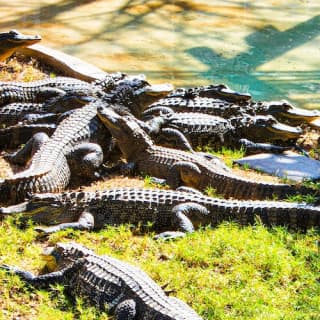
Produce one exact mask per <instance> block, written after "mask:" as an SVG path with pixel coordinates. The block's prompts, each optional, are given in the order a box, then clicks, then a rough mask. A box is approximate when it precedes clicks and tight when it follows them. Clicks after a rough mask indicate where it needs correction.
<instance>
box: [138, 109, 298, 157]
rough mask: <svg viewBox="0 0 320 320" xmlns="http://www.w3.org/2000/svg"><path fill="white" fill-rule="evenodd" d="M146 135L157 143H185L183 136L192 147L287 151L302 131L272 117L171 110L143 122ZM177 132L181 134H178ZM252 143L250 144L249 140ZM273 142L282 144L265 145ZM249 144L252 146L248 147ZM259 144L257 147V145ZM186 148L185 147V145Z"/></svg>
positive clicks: (167, 144)
mask: <svg viewBox="0 0 320 320" xmlns="http://www.w3.org/2000/svg"><path fill="white" fill-rule="evenodd" d="M144 128H147V130H148V134H151V136H152V138H153V139H154V140H155V142H156V143H157V144H160V145H165V146H170V147H172V146H174V147H175V148H177V149H180V146H185V145H186V143H185V139H184V138H186V139H187V140H188V142H189V143H190V144H191V147H192V148H196V147H199V146H200V147H201V146H210V147H212V148H214V149H215V150H220V149H221V148H222V147H227V148H240V147H241V146H247V148H248V150H247V151H248V152H250V151H252V152H257V151H259V152H260V151H261V150H263V151H266V150H267V151H273V152H274V151H277V152H283V151H284V150H287V149H288V148H287V146H290V145H291V147H292V146H293V143H294V141H296V140H297V139H298V138H299V137H300V136H301V134H302V130H301V129H300V128H299V127H291V126H288V125H285V124H282V123H280V122H278V121H277V120H276V119H275V118H273V117H272V116H249V115H248V116H246V117H237V118H232V119H228V120H227V119H224V118H221V117H216V116H212V115H207V114H203V113H196V112H194V113H191V112H189V113H187V112H182V113H171V114H164V115H161V116H159V117H154V118H152V119H151V120H149V121H147V122H146V125H145V127H144ZM181 134H182V135H183V136H182V137H181ZM248 140H249V141H248ZM250 142H254V143H250ZM266 142H276V143H280V144H283V142H284V143H285V144H286V146H285V147H281V146H278V145H270V144H266ZM250 146H255V148H254V150H250V149H253V148H250ZM258 146H260V148H257V147H258ZM186 149H189V150H190V148H189V147H187V148H186Z"/></svg>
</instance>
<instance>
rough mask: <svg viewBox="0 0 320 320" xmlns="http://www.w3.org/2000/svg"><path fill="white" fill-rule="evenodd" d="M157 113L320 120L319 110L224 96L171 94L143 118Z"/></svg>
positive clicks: (292, 122)
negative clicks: (239, 99) (239, 101)
mask: <svg viewBox="0 0 320 320" xmlns="http://www.w3.org/2000/svg"><path fill="white" fill-rule="evenodd" d="M160 112H162V113H168V112H169V113H172V112H200V113H206V114H211V115H214V116H219V117H223V118H231V117H239V116H246V115H272V116H274V117H275V118H276V119H277V120H279V121H283V122H286V123H288V124H290V125H301V124H303V123H310V122H312V121H313V120H315V119H317V118H319V117H320V112H319V110H306V109H300V108H297V107H294V106H293V105H291V104H290V103H289V102H287V101H285V100H282V101H264V102H255V101H246V102H245V103H237V102H234V101H230V99H229V100H228V99H223V97H220V98H214V97H205V96H201V95H196V96H191V97H190V96H189V95H186V96H183V95H174V92H173V93H172V95H168V97H166V98H164V99H161V100H159V101H157V102H155V103H154V104H152V105H150V106H149V107H148V108H147V109H146V110H145V111H144V113H143V114H142V115H143V116H150V115H159V113H160Z"/></svg>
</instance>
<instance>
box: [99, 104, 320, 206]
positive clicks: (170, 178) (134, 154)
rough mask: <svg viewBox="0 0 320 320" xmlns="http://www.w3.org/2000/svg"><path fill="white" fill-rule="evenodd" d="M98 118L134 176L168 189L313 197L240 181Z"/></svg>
mask: <svg viewBox="0 0 320 320" xmlns="http://www.w3.org/2000/svg"><path fill="white" fill-rule="evenodd" d="M98 116H99V118H100V119H101V121H102V122H103V123H104V124H105V125H106V126H107V128H108V129H109V130H110V132H111V134H112V135H113V137H114V138H115V139H116V140H117V144H118V147H119V148H120V150H121V152H122V154H123V156H124V157H125V159H126V160H127V161H128V162H131V163H132V164H133V165H134V167H135V169H136V170H137V172H139V173H144V174H147V175H151V176H155V177H158V178H161V179H166V182H167V183H168V184H169V186H171V187H172V188H177V187H178V186H180V185H181V184H184V185H187V186H190V187H194V188H196V189H199V190H205V189H206V188H208V187H209V186H211V187H213V188H215V189H216V190H217V192H218V193H220V194H223V195H224V196H226V197H234V198H239V199H253V200H255V199H266V198H269V199H272V198H273V197H274V196H277V197H278V198H279V199H283V198H286V197H287V196H288V195H292V194H298V193H301V194H306V193H308V194H314V193H315V190H314V189H313V188H310V187H305V186H300V185H289V184H270V183H263V182H256V181H252V180H248V179H245V178H241V177H239V176H237V175H235V174H233V173H231V172H226V170H225V169H224V168H221V167H220V166H218V165H216V164H214V163H212V162H210V161H209V160H206V159H204V157H203V156H198V155H196V154H193V153H189V152H185V151H180V150H176V149H171V148H164V147H160V146H157V145H155V144H154V143H153V142H152V140H151V138H150V137H149V136H148V135H147V134H146V132H145V131H144V130H143V129H142V128H141V127H140V125H139V124H138V123H137V121H136V120H135V119H134V118H133V117H130V116H120V115H118V114H117V113H115V112H114V111H112V110H111V109H110V108H104V107H99V108H98Z"/></svg>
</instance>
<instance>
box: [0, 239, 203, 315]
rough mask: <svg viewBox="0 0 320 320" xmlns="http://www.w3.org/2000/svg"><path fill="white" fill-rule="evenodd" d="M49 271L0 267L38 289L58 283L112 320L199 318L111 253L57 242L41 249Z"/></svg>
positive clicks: (183, 303) (145, 276) (187, 307)
mask: <svg viewBox="0 0 320 320" xmlns="http://www.w3.org/2000/svg"><path fill="white" fill-rule="evenodd" d="M44 258H45V260H46V261H47V268H48V270H49V271H50V272H48V273H46V274H42V275H34V274H32V273H30V272H28V271H24V270H21V269H18V268H17V267H14V266H8V265H2V266H1V268H2V269H5V270H7V271H8V272H11V273H14V274H16V275H18V276H20V277H21V278H22V279H23V280H24V281H26V282H27V283H29V284H31V285H33V286H35V287H41V288H49V287H50V285H51V284H54V283H59V284H62V285H63V286H64V288H65V290H66V293H68V294H69V295H71V296H72V297H77V296H82V297H83V298H85V299H86V300H87V301H88V303H90V304H91V305H94V306H96V307H97V308H99V309H102V310H104V311H107V312H108V313H110V314H113V315H114V319H116V320H124V319H132V320H134V319H137V320H138V319H145V320H152V319H158V320H201V319H202V318H201V317H200V316H199V315H198V314H197V313H196V312H195V311H194V310H193V309H191V308H190V307H189V306H188V305H187V304H186V303H185V302H183V301H182V300H179V299H177V298H174V297H169V296H168V295H167V294H166V292H165V291H164V290H163V289H162V288H161V287H160V286H159V285H157V284H156V283H155V282H154V281H153V280H152V279H151V278H150V277H149V276H148V275H147V274H146V273H145V272H143V271H142V270H141V269H139V268H137V267H134V266H132V265H130V264H128V263H126V262H123V261H121V260H118V259H116V258H113V257H111V256H106V255H103V256H100V255H97V254H95V253H94V252H93V251H92V250H90V249H88V248H86V247H84V246H82V245H80V244H77V243H74V242H70V243H57V244H56V245H55V247H47V248H46V250H45V251H44Z"/></svg>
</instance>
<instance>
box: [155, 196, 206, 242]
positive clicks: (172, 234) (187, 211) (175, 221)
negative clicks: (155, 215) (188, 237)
mask: <svg viewBox="0 0 320 320" xmlns="http://www.w3.org/2000/svg"><path fill="white" fill-rule="evenodd" d="M206 216H207V217H210V212H209V211H208V209H207V208H206V207H204V206H202V205H200V204H198V203H193V202H186V203H183V204H178V205H176V206H174V207H173V208H172V225H173V226H175V227H176V228H177V229H178V230H181V231H182V232H177V231H166V232H162V233H160V234H158V235H157V236H156V239H164V240H169V239H175V238H179V237H183V236H184V234H185V233H186V232H187V233H191V232H194V225H193V223H192V221H197V220H199V221H202V220H203V217H206ZM197 218H198V219H197ZM208 219H209V218H208ZM191 220H192V221H191Z"/></svg>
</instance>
